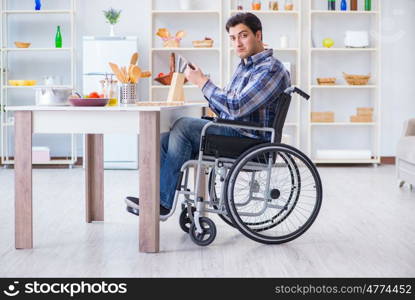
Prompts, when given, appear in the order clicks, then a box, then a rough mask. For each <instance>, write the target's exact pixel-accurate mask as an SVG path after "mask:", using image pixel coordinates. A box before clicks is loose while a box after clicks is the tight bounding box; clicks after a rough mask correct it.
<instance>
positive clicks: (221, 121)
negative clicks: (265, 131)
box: [213, 118, 264, 128]
mask: <svg viewBox="0 0 415 300" xmlns="http://www.w3.org/2000/svg"><path fill="white" fill-rule="evenodd" d="M213 122H214V123H217V124H230V125H241V126H249V127H258V128H263V127H264V126H263V125H262V124H260V123H254V122H245V121H236V120H227V119H219V118H214V119H213Z"/></svg>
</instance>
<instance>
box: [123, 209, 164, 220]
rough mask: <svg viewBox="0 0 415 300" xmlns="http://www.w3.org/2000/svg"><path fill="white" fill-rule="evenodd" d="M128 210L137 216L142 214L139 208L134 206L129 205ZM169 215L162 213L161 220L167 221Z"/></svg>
mask: <svg viewBox="0 0 415 300" xmlns="http://www.w3.org/2000/svg"><path fill="white" fill-rule="evenodd" d="M127 211H128V212H129V213H130V214H133V215H135V216H140V213H139V210H138V209H135V208H133V207H130V206H127ZM166 216H167V215H160V221H162V222H165V221H167V219H168V218H167V217H166Z"/></svg>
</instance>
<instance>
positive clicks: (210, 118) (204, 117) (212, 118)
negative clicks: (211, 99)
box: [202, 116, 215, 121]
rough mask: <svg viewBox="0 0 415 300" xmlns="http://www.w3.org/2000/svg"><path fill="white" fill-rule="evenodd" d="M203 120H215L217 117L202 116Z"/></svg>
mask: <svg viewBox="0 0 415 300" xmlns="http://www.w3.org/2000/svg"><path fill="white" fill-rule="evenodd" d="M202 119H203V120H208V121H213V120H214V119H215V118H214V117H209V116H202Z"/></svg>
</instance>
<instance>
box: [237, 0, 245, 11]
mask: <svg viewBox="0 0 415 300" xmlns="http://www.w3.org/2000/svg"><path fill="white" fill-rule="evenodd" d="M236 9H237V10H244V4H243V0H237V1H236Z"/></svg>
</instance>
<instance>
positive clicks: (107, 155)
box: [82, 36, 138, 169]
mask: <svg viewBox="0 0 415 300" xmlns="http://www.w3.org/2000/svg"><path fill="white" fill-rule="evenodd" d="M137 48H138V41H137V37H134V36H129V37H93V36H84V37H83V71H82V72H83V88H82V90H83V93H84V94H89V93H90V92H93V91H97V92H99V93H101V85H100V83H99V81H100V80H102V79H104V78H105V74H112V71H111V68H110V67H109V65H108V62H113V63H116V64H118V65H119V66H128V65H129V63H130V58H131V55H132V54H133V53H134V52H137ZM114 79H115V76H114ZM108 126H111V124H108ZM104 168H105V169H137V168H138V137H137V135H122V134H106V135H104Z"/></svg>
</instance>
